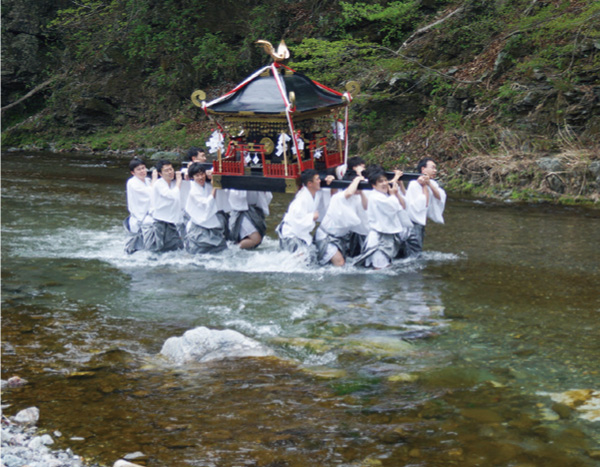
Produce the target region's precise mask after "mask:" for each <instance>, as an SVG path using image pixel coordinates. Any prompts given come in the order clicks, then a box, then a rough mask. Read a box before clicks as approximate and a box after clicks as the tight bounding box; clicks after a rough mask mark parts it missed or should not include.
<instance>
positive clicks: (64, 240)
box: [11, 226, 461, 276]
mask: <svg viewBox="0 0 600 467" xmlns="http://www.w3.org/2000/svg"><path fill="white" fill-rule="evenodd" d="M11 233H12V232H11ZM23 234H25V235H23V236H20V237H13V239H11V241H12V243H13V246H14V252H15V254H17V255H18V256H21V257H28V258H75V259H87V260H94V259H95V260H99V261H104V262H107V263H109V264H111V265H113V266H115V267H117V268H120V269H124V270H129V269H132V268H133V269H137V268H144V269H152V268H158V267H164V266H168V267H175V268H181V269H187V268H191V267H194V268H203V269H205V270H207V271H220V272H225V271H230V272H246V273H251V274H255V273H284V274H311V275H321V276H330V275H344V274H352V275H356V274H383V275H392V276H394V275H398V274H404V273H407V272H414V271H418V270H420V269H423V268H424V267H425V266H426V265H427V263H430V262H434V263H439V262H447V261H457V260H459V259H460V258H461V257H460V256H459V255H456V254H452V253H441V252H431V251H427V252H424V253H423V255H422V256H421V257H420V258H409V259H403V260H396V261H394V263H393V264H392V267H390V268H387V269H384V270H377V271H375V270H370V269H364V268H356V267H353V266H350V265H346V266H344V267H342V268H336V267H333V266H325V267H317V266H314V265H309V264H307V261H306V258H305V257H303V256H301V255H298V254H293V253H289V252H287V251H280V250H279V242H278V241H277V240H276V239H272V238H270V237H266V238H265V239H264V241H263V243H262V244H261V245H260V246H259V248H258V249H256V250H250V251H248V250H242V249H240V248H239V247H237V246H236V245H234V244H230V245H229V248H228V249H227V250H225V251H223V252H221V253H218V254H204V255H190V254H188V253H186V252H185V251H174V252H167V253H160V254H156V253H150V252H146V251H138V252H136V253H134V254H133V255H127V254H126V253H125V251H124V246H125V242H126V239H127V237H126V234H125V233H124V230H123V228H122V227H121V226H115V227H113V228H111V229H109V230H105V231H102V230H84V229H78V228H75V227H70V228H63V229H58V230H55V231H52V232H47V231H46V232H44V233H42V234H40V235H31V232H30V231H24V232H23Z"/></svg>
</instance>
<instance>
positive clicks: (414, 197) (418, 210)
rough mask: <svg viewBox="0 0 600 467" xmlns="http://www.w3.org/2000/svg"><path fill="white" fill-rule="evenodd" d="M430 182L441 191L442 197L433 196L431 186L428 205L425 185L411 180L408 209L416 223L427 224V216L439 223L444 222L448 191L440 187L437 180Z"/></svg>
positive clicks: (407, 194) (407, 202)
mask: <svg viewBox="0 0 600 467" xmlns="http://www.w3.org/2000/svg"><path fill="white" fill-rule="evenodd" d="M430 183H431V184H432V185H434V186H435V187H436V188H437V190H438V191H439V193H440V198H441V199H437V198H436V197H435V196H433V191H432V190H431V188H429V187H427V189H428V190H429V206H428V205H427V197H426V196H425V193H423V186H422V185H420V184H419V182H417V181H416V180H411V182H410V183H409V184H408V188H407V190H406V210H407V212H408V215H409V217H410V220H411V221H413V222H414V223H416V224H420V225H425V224H426V223H427V218H429V219H431V220H432V221H433V222H437V223H438V224H443V223H444V217H443V214H444V207H445V206H446V192H445V191H444V190H443V189H442V188H440V186H439V185H438V183H437V182H436V181H435V180H431V181H430Z"/></svg>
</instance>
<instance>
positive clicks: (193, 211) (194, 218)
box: [185, 182, 221, 229]
mask: <svg viewBox="0 0 600 467" xmlns="http://www.w3.org/2000/svg"><path fill="white" fill-rule="evenodd" d="M191 185H192V186H191V188H190V192H189V194H188V197H187V202H186V205H185V212H187V213H188V215H189V216H190V222H192V223H194V224H196V225H199V226H200V227H204V228H205V229H214V228H218V227H221V222H220V221H219V218H218V217H217V201H216V199H215V198H214V197H213V196H212V186H211V184H210V183H208V182H206V183H204V186H202V185H200V184H199V183H196V182H192V184H191Z"/></svg>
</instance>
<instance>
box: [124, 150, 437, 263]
mask: <svg viewBox="0 0 600 467" xmlns="http://www.w3.org/2000/svg"><path fill="white" fill-rule="evenodd" d="M188 159H189V163H190V165H188V167H187V173H186V172H185V170H181V171H175V169H174V168H173V165H172V163H171V162H169V161H166V160H161V161H159V162H158V163H157V164H156V170H154V171H153V172H152V176H151V177H147V169H146V166H145V164H144V163H143V161H141V160H140V159H137V158H134V159H133V160H131V162H130V163H129V170H130V172H131V174H132V177H131V178H130V179H129V180H128V181H127V206H128V209H129V213H130V215H129V217H128V218H127V219H126V220H125V222H124V225H125V228H126V230H127V231H128V232H129V234H130V236H129V239H128V241H127V245H126V248H125V250H126V251H127V253H130V254H131V253H134V252H135V251H138V250H148V251H152V252H162V251H172V250H177V249H185V250H186V251H188V252H189V253H192V254H197V253H210V252H212V253H216V252H219V251H222V250H224V249H225V248H227V242H228V241H229V242H233V243H235V244H237V245H238V246H239V247H240V248H243V249H249V248H255V247H257V246H258V245H259V244H260V243H261V242H262V240H263V238H264V236H265V233H266V230H267V229H266V222H265V219H266V216H268V215H269V204H270V202H271V200H272V198H273V195H272V194H271V193H270V192H263V191H245V190H233V189H217V188H214V187H212V186H211V183H210V181H209V178H210V177H211V175H212V174H211V171H210V170H209V171H207V170H205V169H204V166H203V164H202V163H203V162H205V161H206V155H205V153H204V151H203V150H201V149H199V148H191V149H190V151H189V152H188ZM417 172H418V173H419V174H420V175H419V177H418V178H417V179H416V180H411V181H410V182H409V183H408V186H407V187H406V188H405V187H404V184H403V182H402V181H400V177H401V176H402V172H401V171H400V170H395V171H394V177H393V178H392V179H391V180H389V179H388V178H387V176H386V173H385V172H384V171H383V169H382V168H381V167H380V166H370V167H368V168H367V167H365V161H364V160H363V159H362V158H360V157H353V158H350V159H349V160H348V164H347V168H346V172H345V174H339V175H340V176H342V177H343V178H344V179H346V180H349V181H350V182H349V184H348V186H347V187H346V188H345V189H343V190H336V189H333V188H328V187H327V185H329V184H330V183H331V182H332V181H333V180H334V179H335V176H333V175H328V176H327V177H325V179H324V182H325V185H326V186H325V187H322V186H321V184H322V180H321V177H320V175H319V173H318V172H316V171H315V170H312V169H309V170H305V171H304V172H302V174H301V177H300V179H301V182H302V187H301V188H300V190H299V191H298V192H297V194H296V196H295V197H294V200H293V201H292V202H291V203H290V205H289V207H288V210H287V212H286V214H285V215H284V217H283V220H282V221H281V223H280V224H279V225H278V226H277V228H276V232H277V234H278V236H279V245H280V248H281V249H283V250H287V251H290V252H293V253H301V254H303V255H305V257H306V258H308V259H309V260H310V261H314V262H317V263H318V264H320V265H326V264H329V263H331V264H332V265H334V266H343V265H344V264H346V263H347V262H348V263H352V264H353V265H356V266H364V267H370V268H375V269H381V268H385V267H387V266H389V265H390V264H391V263H392V261H393V260H394V259H397V258H406V257H410V256H415V255H418V254H420V252H421V251H422V249H423V239H424V232H425V225H426V223H427V219H430V220H432V221H434V222H438V223H443V222H444V219H443V212H444V207H445V203H446V193H445V191H444V190H443V189H442V188H441V187H440V186H439V184H438V183H437V182H436V181H435V177H436V175H437V168H436V164H435V161H434V160H433V159H431V158H428V157H426V158H424V159H422V160H421V161H419V163H418V165H417ZM361 181H368V183H369V185H370V186H371V188H372V189H370V190H361V189H359V184H360V182H361Z"/></svg>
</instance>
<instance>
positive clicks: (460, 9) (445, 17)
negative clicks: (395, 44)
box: [396, 6, 464, 53]
mask: <svg viewBox="0 0 600 467" xmlns="http://www.w3.org/2000/svg"><path fill="white" fill-rule="evenodd" d="M462 10H464V6H461V7H458V8H457V9H456V10H454V11H452V12H450V13H448V14H447V15H446V16H444V17H443V18H441V19H438V20H437V21H434V22H433V23H431V24H428V25H427V26H424V27H422V28H421V29H417V30H416V31H415V32H414V33H413V34H412V35H411V36H410V37H409V38H408V39H406V40H405V41H404V43H403V44H402V45H401V46H400V48H399V49H398V51H397V52H396V53H400V51H401V50H402V49H403V48H404V47H406V46H407V45H408V43H409V42H411V41H412V40H413V39H414V38H415V37H417V36H420V35H421V34H423V33H425V32H427V31H429V30H430V29H431V28H433V27H435V26H437V25H438V24H441V23H443V22H444V21H446V20H447V19H448V18H451V17H452V16H454V15H455V14H456V13H458V12H460V11H462Z"/></svg>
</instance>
